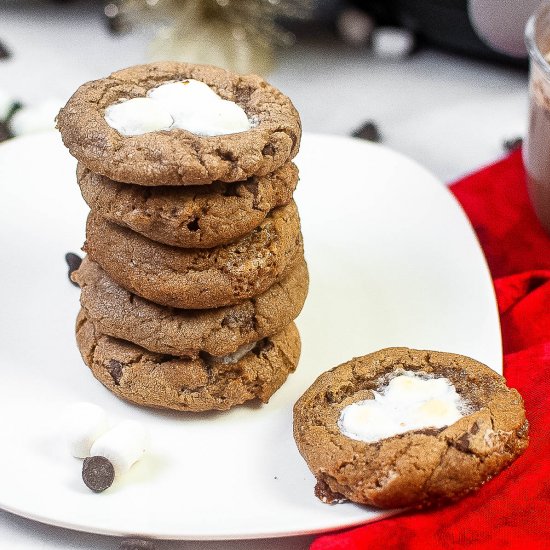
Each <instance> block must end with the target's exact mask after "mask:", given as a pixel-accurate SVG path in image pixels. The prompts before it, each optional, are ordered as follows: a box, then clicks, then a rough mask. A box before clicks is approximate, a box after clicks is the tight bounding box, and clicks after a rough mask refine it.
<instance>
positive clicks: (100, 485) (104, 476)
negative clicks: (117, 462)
mask: <svg viewBox="0 0 550 550" xmlns="http://www.w3.org/2000/svg"><path fill="white" fill-rule="evenodd" d="M114 479H115V469H114V468H113V465H112V464H111V462H110V461H109V460H108V459H107V458H105V457H104V456H89V457H88V458H85V459H84V463H83V464H82V480H83V481H84V483H85V485H86V487H88V488H89V489H91V490H92V491H93V492H94V493H101V492H103V491H105V489H108V488H109V487H110V486H111V485H112V484H113V481H114Z"/></svg>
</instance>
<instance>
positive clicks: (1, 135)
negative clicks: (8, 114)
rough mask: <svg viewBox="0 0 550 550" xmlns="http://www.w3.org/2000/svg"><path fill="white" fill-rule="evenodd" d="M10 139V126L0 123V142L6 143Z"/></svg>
mask: <svg viewBox="0 0 550 550" xmlns="http://www.w3.org/2000/svg"><path fill="white" fill-rule="evenodd" d="M10 137H11V135H10V131H9V129H8V125H7V124H6V123H5V122H0V141H6V140H7V139H9V138H10Z"/></svg>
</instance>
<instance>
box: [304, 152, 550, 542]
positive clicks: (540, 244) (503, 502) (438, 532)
mask: <svg viewBox="0 0 550 550" xmlns="http://www.w3.org/2000/svg"><path fill="white" fill-rule="evenodd" d="M451 190H452V191H453V192H454V194H455V195H456V197H457V198H458V200H459V201H460V203H461V204H462V206H463V208H464V210H465V211H466V213H467V215H468V216H469V218H470V221H471V222H472V225H473V227H474V229H475V230H476V233H477V235H478V238H479V240H480V242H481V245H482V247H483V249H484V251H485V255H486V257H487V261H488V264H489V267H490V270H491V273H492V275H493V278H494V285H495V290H496V294H497V300H498V305H499V311H500V318H501V324H502V336H503V345H504V376H505V377H506V379H507V381H508V385H509V386H511V387H514V388H516V389H517V390H518V391H519V392H520V393H521V395H522V396H523V399H524V400H525V407H526V411H527V418H528V419H529V423H530V438H531V440H530V445H529V448H528V449H527V451H526V452H525V454H524V455H523V456H522V457H520V458H519V459H518V460H517V461H516V462H514V464H512V466H510V467H509V468H508V469H507V470H505V471H504V472H502V473H501V474H500V475H498V476H497V477H496V478H495V479H493V480H492V481H490V482H489V483H487V484H486V485H484V486H483V487H482V488H481V490H480V491H479V492H477V493H476V494H474V495H471V496H469V497H467V498H465V499H464V500H461V501H460V502H457V503H455V504H452V505H450V506H447V507H445V508H441V509H436V510H430V511H427V512H416V513H415V512H411V513H406V514H403V515H400V516H396V517H393V518H389V519H386V520H383V521H379V522H376V523H372V524H369V525H365V526H363V527H359V528H357V529H353V530H351V531H346V532H343V533H338V534H333V535H326V536H322V537H320V538H318V539H317V540H315V541H314V542H313V544H312V546H311V548H312V550H350V549H354V550H355V549H357V550H359V549H366V548H368V549H378V548H379V549H392V548H399V549H404V548H406V549H410V550H416V549H425V548H434V549H435V548H437V549H440V548H443V549H447V548H449V549H454V548H457V549H458V548H460V549H462V550H464V549H465V548H466V549H467V548H484V549H485V548H487V549H493V548H494V549H497V548H498V549H499V550H502V549H509V548H522V549H523V548H525V549H539V548H540V549H542V548H544V549H546V548H550V237H548V236H547V235H546V234H545V233H544V231H543V230H542V228H541V226H540V225H539V223H538V222H537V220H536V218H535V215H534V213H533V210H532V208H531V206H530V204H529V200H528V196H527V191H526V186H525V172H524V168H523V164H522V159H521V151H519V150H517V151H515V152H513V153H512V154H511V155H509V156H508V157H506V158H505V159H503V160H501V161H499V162H497V163H495V164H493V165H491V166H489V167H487V168H484V169H483V170H480V171H479V172H476V173H474V174H472V175H470V176H467V177H466V178H464V179H462V180H460V181H458V182H457V183H455V184H454V185H453V186H452V187H451Z"/></svg>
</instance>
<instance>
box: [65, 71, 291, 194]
mask: <svg viewBox="0 0 550 550" xmlns="http://www.w3.org/2000/svg"><path fill="white" fill-rule="evenodd" d="M190 80H191V81H193V82H194V81H197V82H198V83H201V84H202V85H207V86H208V87H209V88H210V89H211V92H212V93H213V94H215V95H217V96H218V97H219V99H220V101H221V102H224V101H225V102H229V103H231V104H234V105H235V107H236V108H238V109H241V110H242V111H244V113H245V115H246V118H247V120H248V122H249V124H248V125H243V124H240V123H239V124H240V125H239V124H235V125H229V126H227V127H226V125H225V122H224V125H222V126H223V127H222V128H221V130H219V131H224V132H225V130H226V129H227V128H229V129H230V131H233V130H231V128H233V129H234V130H237V131H235V132H234V133H229V134H225V135H210V136H209V135H200V134H199V133H193V132H192V131H189V130H188V129H183V127H178V124H177V119H178V116H179V114H178V113H175V112H172V111H171V110H170V109H169V110H168V111H166V110H165V109H164V104H165V103H164V98H163V101H155V99H154V95H155V94H154V93H153V91H154V90H155V89H160V88H161V87H163V89H164V90H166V89H167V87H166V86H167V85H169V84H171V83H180V84H182V86H183V85H184V84H185V83H186V82H187V83H189V81H190ZM156 95H157V96H159V95H165V96H166V95H168V96H170V95H171V92H170V94H166V93H165V94H158V93H157V94H156ZM157 99H158V98H157ZM172 99H173V98H172V97H169V98H168V100H167V101H172ZM138 103H139V105H137V104H138ZM134 106H135V107H134ZM180 107H181V105H179V107H178V109H176V110H177V111H178V112H179V111H181V108H180ZM196 107H197V113H199V114H200V116H198V118H197V116H195V115H196V113H195V115H193V113H191V114H192V115H193V116H191V119H190V118H189V116H187V115H186V116H187V118H186V121H189V120H191V123H189V124H188V122H186V123H184V124H182V125H180V126H184V127H187V128H191V129H195V128H198V129H196V131H199V132H200V131H201V128H202V127H203V125H205V124H207V123H208V124H210V126H211V127H214V128H216V127H217V126H216V125H217V124H218V122H219V116H218V113H217V112H216V108H217V107H219V105H217V103H216V104H215V105H214V104H212V106H210V104H209V105H207V106H206V108H205V106H204V104H203V102H202V101H197V103H196ZM185 108H187V109H188V108H189V105H188V104H187V105H186V107H185ZM230 110H231V113H232V114H231V113H229V114H228V113H227V112H225V110H224V113H222V115H223V118H224V121H226V120H227V117H228V116H229V117H230V118H231V117H232V116H237V117H238V116H239V115H237V114H236V112H234V111H235V108H232V109H230ZM113 112H114V115H113ZM135 112H137V113H142V114H141V119H140V120H137V121H136V119H135V114H134V113H135ZM115 115H116V117H118V118H117V119H116V120H118V121H119V122H120V121H122V122H121V123H120V124H119V123H118V122H117V121H116V120H115V121H114V122H113V119H114V117H115ZM116 117H115V118H116ZM193 117H195V118H196V119H197V120H198V125H195V126H194V125H193V124H195V123H194V122H193V120H194V118H193ZM57 126H58V128H59V130H60V132H61V136H62V138H63V142H64V143H65V145H66V146H67V147H68V149H69V151H70V152H71V154H72V155H73V156H74V157H76V158H77V159H78V160H79V161H81V162H82V163H83V164H84V165H85V166H86V167H87V168H88V169H90V170H91V171H93V172H95V173H98V174H102V175H104V176H107V177H108V178H110V179H112V180H115V181H120V182H126V183H135V184H140V185H199V184H207V183H211V182H213V181H224V182H233V181H241V180H245V179H247V178H249V177H250V176H254V175H258V176H264V175H266V174H268V173H270V172H273V171H274V170H276V169H277V168H279V167H281V166H282V165H283V164H285V163H286V162H288V160H290V159H292V158H293V157H294V156H295V155H296V153H297V152H298V148H299V146H300V137H301V125H300V119H299V116H298V113H297V112H296V109H295V108H294V106H293V105H292V102H291V101H290V99H289V98H288V97H287V96H285V95H284V94H283V93H281V92H280V91H279V90H277V89H276V88H274V87H273V86H271V85H270V84H268V83H267V82H266V81H265V80H263V79H262V78H260V77H258V76H254V75H245V76H241V75H237V74H234V73H230V72H228V71H225V70H223V69H219V68H217V67H212V66H208V65H193V64H189V63H176V62H160V63H151V64H148V65H138V66H135V67H130V68H128V69H124V70H121V71H117V72H115V73H112V74H111V75H110V76H108V77H106V78H103V79H100V80H94V81H92V82H88V83H86V84H84V85H82V86H81V87H80V88H79V89H78V90H77V91H76V92H75V93H74V94H73V96H72V97H71V98H70V99H69V101H68V102H67V104H66V105H65V107H64V108H63V109H61V111H60V112H59V115H58V117H57ZM210 126H209V127H210Z"/></svg>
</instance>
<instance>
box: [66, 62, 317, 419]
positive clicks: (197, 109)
mask: <svg viewBox="0 0 550 550" xmlns="http://www.w3.org/2000/svg"><path fill="white" fill-rule="evenodd" d="M58 128H59V129H60V131H61V134H62V137H63V141H64V143H65V145H66V146H67V147H68V148H69V150H70V152H71V154H73V156H75V157H76V158H77V159H78V161H79V163H78V169H77V179H78V183H79V185H80V188H81V191H82V195H83V197H84V199H85V200H86V202H87V203H88V205H89V206H90V208H91V212H90V215H89V217H88V222H87V227H86V243H85V245H84V250H85V251H86V252H87V254H88V256H87V258H85V260H84V261H83V263H82V265H81V267H80V269H79V270H78V271H77V272H76V273H75V274H74V279H75V280H76V281H77V282H78V284H79V285H80V286H81V288H82V293H81V305H82V309H81V312H80V314H79V318H78V321H77V341H78V345H79V348H80V351H81V353H82V356H83V358H84V361H85V362H86V363H87V365H88V366H89V367H90V369H91V370H92V372H93V373H94V375H95V376H96V377H97V378H98V379H99V380H100V381H101V382H102V383H103V384H105V385H106V386H107V387H108V388H109V389H110V390H112V391H113V392H115V393H116V394H117V395H119V396H121V397H123V398H125V399H128V400H130V401H133V402H137V403H140V404H143V405H149V406H154V407H163V408H171V409H178V410H192V411H202V410H209V409H220V410H223V409H228V408H230V407H231V406H233V405H237V404H240V403H243V402H245V401H248V400H250V399H255V398H260V399H261V400H262V401H264V402H267V400H268V399H269V397H270V396H271V395H272V394H273V393H274V392H275V391H276V390H277V389H278V388H279V387H280V385H281V384H282V383H283V382H284V380H285V379H286V377H287V376H288V374H289V373H290V372H292V371H293V370H294V368H295V367H296V364H297V362H298V357H299V351H300V341H299V336H298V333H297V330H296V327H295V326H294V324H293V322H292V321H293V319H295V317H296V316H297V315H298V314H299V312H300V310H301V308H302V306H303V303H304V301H305V297H306V294H307V286H308V275H307V267H306V265H305V261H304V257H303V246H302V236H301V231H300V222H299V217H298V212H297V209H296V205H295V203H294V202H293V200H292V194H293V191H294V189H295V187H296V184H297V181H298V171H297V168H296V166H295V165H294V164H293V163H292V158H293V157H294V156H295V155H296V153H297V152H298V147H299V143H300V135H301V127H300V120H299V116H298V113H297V112H296V110H295V109H294V107H293V105H292V103H291V101H290V100H289V99H288V98H287V97H286V96H285V95H284V94H282V93H281V92H280V91H278V90H277V89H275V88H273V87H272V86H270V85H269V84H268V83H267V82H265V81H264V80H263V79H261V78H260V77H257V76H251V75H247V76H240V75H235V74H232V73H229V72H227V71H224V70H222V69H219V68H215V67H210V66H201V65H191V64H185V63H155V64H150V65H141V66H137V67H131V68H129V69H125V70H122V71H118V72H116V73H113V74H112V75H110V76H109V77H107V78H105V79H101V80H96V81H93V82H89V83H87V84H84V85H83V86H81V87H80V88H79V89H78V90H77V91H76V92H75V94H74V95H73V96H72V97H71V99H70V100H69V102H68V103H67V105H66V106H65V107H64V108H63V109H62V110H61V112H60V113H59V115H58Z"/></svg>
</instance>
